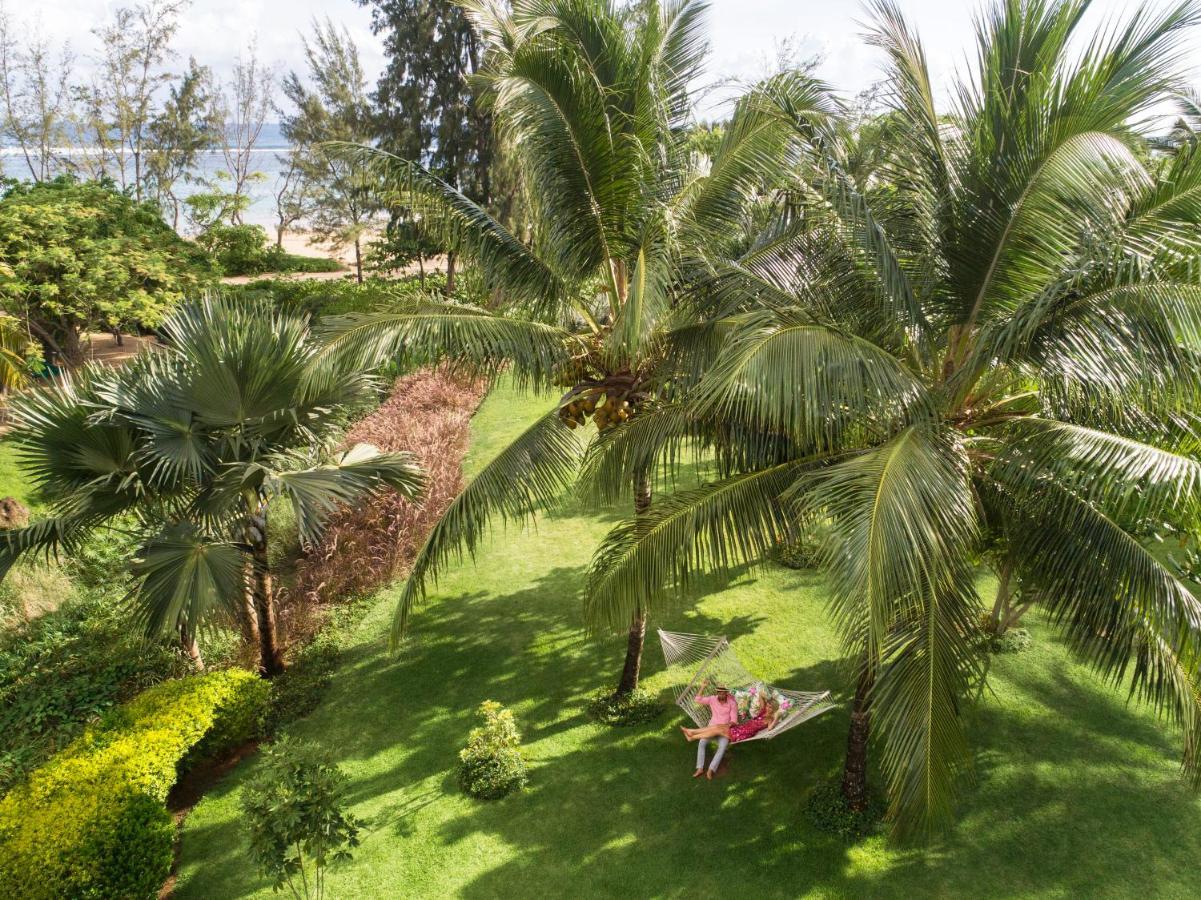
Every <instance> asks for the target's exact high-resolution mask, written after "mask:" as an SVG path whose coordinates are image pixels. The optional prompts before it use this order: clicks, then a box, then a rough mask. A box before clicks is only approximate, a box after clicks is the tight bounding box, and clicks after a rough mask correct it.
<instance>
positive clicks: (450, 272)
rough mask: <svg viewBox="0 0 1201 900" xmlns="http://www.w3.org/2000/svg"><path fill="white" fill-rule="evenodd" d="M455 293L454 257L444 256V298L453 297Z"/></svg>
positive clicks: (451, 254)
mask: <svg viewBox="0 0 1201 900" xmlns="http://www.w3.org/2000/svg"><path fill="white" fill-rule="evenodd" d="M454 292H455V255H454V253H453V252H451V253H447V254H446V296H447V297H451V296H454Z"/></svg>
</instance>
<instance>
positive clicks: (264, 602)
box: [246, 512, 284, 678]
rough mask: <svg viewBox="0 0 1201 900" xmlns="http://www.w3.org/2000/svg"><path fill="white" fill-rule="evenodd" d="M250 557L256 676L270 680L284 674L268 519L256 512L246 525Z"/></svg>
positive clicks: (263, 513) (261, 513)
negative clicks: (255, 629) (268, 543)
mask: <svg viewBox="0 0 1201 900" xmlns="http://www.w3.org/2000/svg"><path fill="white" fill-rule="evenodd" d="M246 540H247V543H249V544H250V553H251V573H250V577H251V594H252V596H253V597H254V612H255V624H256V626H257V627H258V632H259V673H260V674H261V675H262V676H263V677H264V678H273V677H275V676H276V675H278V674H279V673H280V672H282V671H283V670H284V653H283V648H282V647H281V646H280V643H279V634H278V632H277V631H276V624H275V588H274V585H273V584H272V580H271V565H270V563H269V562H268V560H267V515H266V513H265V512H259V513H257V514H256V515H253V516H251V517H250V519H249V521H248V522H247V525H246Z"/></svg>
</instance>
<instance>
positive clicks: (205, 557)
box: [130, 523, 245, 635]
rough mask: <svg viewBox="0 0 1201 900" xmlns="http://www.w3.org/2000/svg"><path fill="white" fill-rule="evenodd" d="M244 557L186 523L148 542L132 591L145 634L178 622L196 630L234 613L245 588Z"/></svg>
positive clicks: (160, 631) (168, 628)
mask: <svg viewBox="0 0 1201 900" xmlns="http://www.w3.org/2000/svg"><path fill="white" fill-rule="evenodd" d="M243 561H244V554H243V553H242V550H241V549H240V548H239V547H238V546H236V545H234V544H231V543H229V542H227V541H220V540H213V539H211V538H207V537H205V536H204V535H202V534H200V533H199V532H197V531H195V530H194V529H193V528H192V527H191V526H189V525H187V524H186V523H182V524H177V525H174V526H171V527H168V528H166V529H164V530H163V531H162V532H161V533H159V534H157V535H156V536H154V537H153V538H151V539H150V540H149V541H147V542H146V545H145V546H144V547H143V548H142V551H141V554H140V555H139V557H138V559H137V560H136V561H135V563H134V567H133V574H134V578H135V579H137V581H136V583H135V585H134V587H133V589H132V590H131V591H130V599H131V600H132V602H133V604H134V608H135V610H136V613H137V617H138V619H139V620H140V621H141V622H142V623H143V625H144V627H145V629H146V632H147V634H150V635H160V634H165V633H167V632H170V631H173V630H176V629H178V628H179V627H180V626H186V627H187V628H188V629H189V630H190V631H192V632H193V633H195V632H196V631H197V630H199V629H200V628H201V627H203V626H204V625H207V624H210V623H211V621H212V618H213V616H214V615H218V614H223V615H225V616H228V617H234V616H236V615H237V614H238V610H239V609H240V607H241V605H242V596H243V592H244V591H245V581H244V569H243Z"/></svg>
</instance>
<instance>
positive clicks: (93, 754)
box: [0, 669, 268, 900]
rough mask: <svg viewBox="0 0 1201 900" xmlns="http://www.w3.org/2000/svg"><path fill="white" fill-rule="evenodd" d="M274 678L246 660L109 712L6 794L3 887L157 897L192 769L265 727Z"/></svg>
mask: <svg viewBox="0 0 1201 900" xmlns="http://www.w3.org/2000/svg"><path fill="white" fill-rule="evenodd" d="M267 695H268V686H267V685H266V683H265V682H263V681H262V680H260V679H259V678H258V677H256V676H254V675H252V674H250V673H249V672H246V671H243V670H240V669H231V670H229V671H226V672H218V673H214V674H211V675H200V676H193V677H189V678H181V679H177V680H174V681H168V682H164V683H163V684H160V685H157V686H156V687H153V688H151V689H150V690H148V691H145V692H143V693H142V694H141V695H139V696H138V697H137V698H136V699H134V700H133V701H131V702H130V703H128V704H126V705H124V706H122V707H118V708H116V709H114V710H112V711H111V712H109V713H108V714H107V715H106V716H105V717H104V718H103V719H102V720H101V722H100V723H99V724H98V725H97V726H95V727H93V728H89V729H88V730H87V731H86V732H84V734H83V735H81V736H80V737H79V738H78V739H77V740H75V741H74V742H73V743H72V744H71V745H70V746H68V747H67V748H66V749H65V750H63V751H62V752H61V753H58V754H57V755H55V756H54V757H53V758H52V759H50V760H49V761H48V762H47V763H46V764H45V765H43V766H42V767H40V768H39V769H37V770H36V771H34V772H33V773H31V774H30V776H29V779H28V780H27V781H26V782H25V783H24V784H22V785H20V786H19V787H17V788H15V789H14V790H12V791H11V792H10V793H9V794H8V795H7V796H6V797H4V799H3V800H0V896H3V897H22V898H27V900H38V898H55V897H129V898H138V897H147V898H149V897H154V896H155V895H156V894H157V892H158V889H159V887H160V886H161V885H162V883H163V880H164V879H165V878H166V876H167V874H168V872H169V871H170V868H171V857H172V841H173V837H174V829H173V826H172V823H171V817H170V815H169V814H168V812H167V810H166V809H165V808H164V807H163V802H164V801H165V800H166V798H167V792H168V791H169V790H170V789H171V786H172V785H173V784H174V783H175V781H176V778H177V776H178V774H179V772H180V771H181V769H183V768H186V766H187V765H188V764H190V763H193V762H195V761H196V760H198V759H199V758H201V756H202V755H207V754H217V753H220V752H222V751H224V750H226V749H228V748H230V747H232V746H235V745H237V744H240V743H243V742H244V741H246V740H247V739H249V738H250V737H252V736H254V735H255V734H257V732H258V730H259V728H260V725H261V721H262V716H263V713H264V711H265V709H266V703H267Z"/></svg>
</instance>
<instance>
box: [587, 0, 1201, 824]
mask: <svg viewBox="0 0 1201 900" xmlns="http://www.w3.org/2000/svg"><path fill="white" fill-rule="evenodd" d="M1087 5H1088V4H1087V3H1085V2H1050V0H1048V2H1017V0H1008V2H1003V3H1000V2H999V3H997V4H995V5H994V6H993V7H992V8H991V9H990V10H989V12H988V14H987V15H986V16H984V17H983V18H982V19H981V22H980V25H979V26H978V27H979V48H980V55H979V59H980V65H979V70H978V72H976V74H975V76H974V77H975V79H976V80H975V81H974V82H964V83H961V84H960V85H959V86H958V89H957V90H956V91H955V92H954V93H953V96H955V97H956V98H958V99H957V101H956V103H955V105H954V108H953V111H952V113H951V114H950V116H949V120H946V119H944V118H943V117H940V116H939V115H938V114H937V113H936V111H935V105H934V99H933V94H932V91H931V88H930V79H929V76H928V73H927V69H926V64H925V56H924V53H923V50H922V46H921V44H920V42H919V41H918V39H917V38H916V37H915V36H914V34H913V33H912V31H911V30H910V27H909V26H908V24H907V23H906V22H905V20H904V18H903V17H902V15H901V13H900V11H899V9H898V8H897V6H896V5H895V4H894V3H892V2H891V0H877V2H876V3H874V4H873V8H874V12H875V15H876V22H877V24H876V26H875V30H874V32H873V34H872V41H873V43H875V44H876V45H877V46H879V47H881V48H882V49H883V50H884V51H885V53H886V54H887V56H888V58H889V60H890V61H891V66H892V71H891V73H890V78H889V79H888V83H889V84H891V85H892V89H891V96H890V97H889V98H888V105H889V113H888V114H889V115H890V116H893V117H895V119H896V121H895V122H894V124H895V125H896V126H897V127H896V128H894V129H892V130H891V131H892V133H893V134H894V135H896V140H894V141H892V142H891V144H890V146H889V147H888V149H887V152H886V153H885V154H883V157H884V162H883V163H882V164H881V165H880V166H879V167H878V169H877V172H878V173H879V176H880V177H878V178H876V179H872V182H874V183H875V184H876V185H877V187H875V188H869V189H868V190H867V192H866V193H863V192H860V191H859V190H858V189H857V188H856V187H855V185H854V183H853V182H852V180H851V179H850V177H849V176H848V175H847V173H846V169H845V160H846V159H847V158H852V157H853V158H862V156H861V155H860V154H858V153H857V152H854V148H848V147H845V146H839V145H838V143H837V142H836V141H835V140H834V139H833V136H831V135H828V134H827V135H822V134H819V133H812V132H811V135H812V138H811V140H810V152H809V154H807V155H806V156H805V157H804V158H803V159H802V170H803V172H804V182H805V183H806V184H807V193H808V202H807V203H806V204H805V205H804V207H803V210H802V211H801V212H800V214H798V213H797V211H795V210H784V211H782V212H781V216H780V219H779V221H777V223H776V224H775V226H774V228H773V229H771V230H769V231H768V232H767V233H766V234H765V235H764V236H763V239H762V240H761V241H760V242H759V243H758V245H757V248H756V249H755V251H754V252H753V253H751V254H749V255H748V256H747V258H746V259H745V260H744V261H743V262H742V264H740V265H739V266H738V267H736V268H733V267H730V266H727V265H724V264H721V263H716V264H715V266H714V274H713V277H711V278H707V279H702V280H700V281H698V283H697V285H696V293H695V295H694V300H693V302H694V303H697V304H701V305H702V306H703V304H705V303H708V302H710V301H711V300H712V298H714V297H720V298H723V299H724V300H725V301H726V302H727V303H728V304H729V308H730V309H731V310H732V311H734V312H735V315H733V316H732V317H731V318H730V319H729V320H728V321H727V322H726V323H725V325H724V326H723V328H722V333H721V334H720V335H718V334H714V335H712V336H713V337H714V338H717V337H720V340H714V341H713V344H712V349H711V352H710V354H709V355H705V354H703V353H702V354H699V356H698V358H697V359H696V361H695V362H696V364H697V365H698V366H699V369H698V371H699V372H700V373H701V374H700V375H699V377H698V378H696V379H694V380H693V382H692V383H691V385H690V386H689V388H688V389H687V391H686V392H685V394H684V396H683V398H682V401H681V404H680V405H679V406H678V407H676V408H674V409H672V408H665V409H663V410H661V411H658V412H657V413H655V414H653V415H648V416H645V417H643V418H642V419H641V420H638V421H632V422H631V423H630V424H629V425H628V426H626V427H623V428H620V429H618V433H617V434H615V435H614V436H613V438H612V440H611V442H610V443H609V444H608V445H607V446H606V447H604V448H601V449H600V451H599V452H598V453H597V455H596V456H595V457H594V458H593V459H592V460H591V461H590V465H591V466H592V467H593V469H594V470H595V471H597V472H607V473H608V474H607V475H606V476H605V477H607V478H610V479H612V478H616V477H620V475H621V473H622V472H623V471H628V470H629V462H628V461H629V460H636V461H637V460H645V459H647V458H658V457H659V455H660V454H662V453H663V452H664V449H663V448H664V447H671V446H678V444H679V441H680V440H681V438H680V437H678V436H673V435H677V434H678V433H680V432H681V431H682V430H683V429H682V426H681V424H680V423H681V422H688V421H689V420H691V419H701V420H704V419H712V420H715V421H716V422H720V423H724V424H725V426H726V427H727V428H728V429H730V430H731V433H734V434H745V435H747V436H748V438H749V440H748V441H747V454H746V459H745V460H744V461H742V462H740V463H739V464H738V465H737V466H735V470H734V471H733V472H732V473H731V474H730V475H729V477H726V478H723V479H719V480H717V481H715V482H714V483H713V484H710V485H708V486H705V487H702V488H699V489H691V490H684V491H679V492H676V493H674V494H673V495H671V496H670V497H668V498H666V499H664V500H663V501H662V502H660V503H658V504H656V505H655V506H654V507H653V508H652V509H651V510H650V511H649V512H648V513H646V514H645V515H643V516H641V517H639V518H637V519H635V520H632V521H629V522H626V523H624V524H622V525H620V526H619V527H617V528H616V529H615V530H614V531H612V532H611V533H610V535H609V536H608V537H607V538H606V539H605V542H604V544H603V546H602V548H601V550H600V551H599V552H598V553H597V555H596V557H595V558H594V561H593V565H592V569H591V575H590V581H589V588H588V599H587V604H586V605H587V607H588V609H589V610H590V613H589V615H590V617H592V618H594V619H599V620H601V621H605V620H608V621H621V620H623V619H624V617H625V616H627V615H629V614H630V612H631V611H634V610H645V609H647V608H651V604H652V602H654V601H655V600H656V599H657V598H661V597H662V596H663V594H662V589H663V588H664V586H665V585H666V584H669V583H675V584H680V583H683V582H685V581H686V580H687V578H688V577H689V576H690V575H691V574H692V573H694V572H696V571H698V570H705V569H713V570H723V569H728V567H729V566H731V565H733V564H735V563H736V562H741V561H755V560H758V559H761V558H762V557H763V556H764V555H765V554H766V553H767V552H768V551H769V550H770V549H771V548H772V547H773V546H775V545H776V544H777V543H778V542H779V541H780V540H793V539H795V538H796V537H798V536H803V535H806V534H813V533H820V534H823V535H824V537H823V538H822V542H821V544H820V546H819V548H818V550H819V554H820V558H821V560H822V562H823V567H824V569H825V570H826V572H827V573H828V574H829V578H830V585H831V589H832V600H831V606H832V610H833V613H834V616H835V618H836V621H837V622H838V624H839V626H840V629H841V631H842V635H843V640H844V644H845V649H846V651H847V653H848V655H849V657H850V659H852V660H853V661H854V666H855V668H854V673H853V674H854V684H855V696H854V701H853V707H852V714H851V731H850V735H849V739H848V751H847V760H846V766H845V771H844V777H843V791H844V795H845V797H846V799H847V801H848V803H849V804H850V805H851V806H853V807H858V806H860V804H862V803H863V801H864V799H865V796H866V771H867V750H868V740H869V734H872V733H875V734H877V735H878V740H879V743H880V744H881V748H882V754H881V758H880V766H881V769H882V770H883V773H884V775H885V778H886V781H887V789H888V795H889V801H890V815H891V817H892V819H893V820H894V823H895V826H896V828H897V830H898V831H900V832H917V833H924V832H928V831H930V830H931V829H933V828H935V827H937V826H939V825H941V824H942V823H945V822H946V821H947V820H948V819H949V818H950V816H951V813H952V810H953V807H954V803H955V799H956V796H957V792H958V789H959V788H960V786H961V784H962V781H963V776H964V775H965V774H966V773H967V771H968V768H969V764H970V756H969V749H968V743H967V739H966V736H965V734H964V731H963V724H962V720H961V717H960V710H961V708H962V706H963V704H964V703H965V702H966V694H967V693H968V690H969V687H974V686H976V685H978V684H979V683H980V681H981V679H983V678H984V677H985V675H986V667H985V666H983V665H982V662H981V659H980V657H979V646H980V644H979V641H978V638H979V635H980V629H979V626H978V624H977V623H978V621H979V619H980V618H981V617H984V618H987V617H989V615H990V613H989V607H990V606H991V607H992V609H994V610H995V612H994V613H993V614H992V617H993V621H994V623H996V622H998V621H1011V620H1012V618H1013V616H1014V615H1015V614H1016V615H1019V616H1020V614H1021V612H1022V611H1023V610H1025V609H1027V608H1029V607H1030V606H1031V605H1034V606H1037V607H1039V608H1041V609H1043V610H1044V611H1045V612H1046V614H1047V617H1048V619H1049V620H1050V621H1051V622H1052V623H1053V624H1054V625H1055V626H1056V627H1057V628H1058V630H1059V631H1060V633H1061V634H1062V636H1063V638H1064V640H1065V641H1066V643H1067V644H1068V646H1069V647H1070V648H1071V649H1072V650H1073V651H1074V652H1075V653H1076V654H1077V655H1078V656H1079V658H1080V659H1081V660H1083V661H1084V662H1085V663H1087V664H1089V665H1091V666H1093V667H1094V668H1096V669H1097V670H1098V671H1099V672H1100V673H1101V674H1102V675H1104V676H1105V677H1107V678H1108V679H1110V680H1111V681H1113V682H1114V683H1115V684H1116V683H1120V682H1124V681H1127V679H1128V682H1127V683H1128V684H1129V689H1130V691H1131V693H1132V694H1134V695H1136V696H1138V697H1140V698H1142V699H1144V700H1147V701H1148V702H1150V703H1151V704H1153V705H1154V706H1155V707H1156V708H1157V709H1158V710H1159V711H1160V712H1161V713H1163V714H1165V715H1167V716H1168V717H1170V718H1172V719H1174V720H1176V721H1177V722H1178V723H1179V724H1180V726H1181V728H1182V730H1183V732H1184V737H1185V750H1184V769H1185V773H1186V775H1187V776H1188V780H1189V782H1190V783H1191V784H1192V786H1193V787H1199V786H1201V677H1199V676H1201V672H1199V670H1198V666H1199V665H1201V602H1199V601H1198V599H1197V597H1196V596H1195V595H1194V594H1193V593H1192V591H1191V590H1190V589H1189V588H1188V587H1187V586H1186V585H1185V584H1183V583H1182V582H1181V581H1180V580H1179V579H1178V578H1177V577H1176V576H1175V574H1174V573H1173V572H1172V571H1171V570H1170V569H1169V568H1167V567H1166V566H1165V565H1164V564H1163V563H1162V562H1161V561H1160V560H1159V559H1158V558H1157V557H1156V556H1155V555H1154V554H1152V553H1151V552H1150V551H1149V550H1148V549H1147V547H1146V546H1145V544H1144V542H1143V541H1142V540H1140V537H1141V535H1142V529H1144V528H1145V523H1146V522H1147V521H1159V522H1165V521H1166V522H1179V523H1188V522H1192V521H1195V517H1196V515H1197V512H1198V501H1201V465H1199V464H1198V463H1197V462H1196V459H1195V451H1196V447H1197V433H1196V428H1195V412H1194V410H1195V402H1196V399H1195V398H1196V397H1197V396H1198V391H1199V390H1201V368H1199V366H1198V364H1199V363H1201V348H1199V346H1198V342H1197V336H1198V333H1199V332H1198V330H1197V329H1198V325H1199V324H1201V288H1199V287H1198V285H1197V280H1196V274H1195V273H1196V272H1197V271H1198V265H1199V264H1201V238H1199V235H1201V231H1199V230H1198V223H1199V217H1201V208H1199V207H1198V206H1197V204H1196V203H1195V202H1194V200H1193V195H1194V194H1195V192H1196V191H1197V186H1198V185H1201V153H1198V152H1197V150H1196V148H1195V147H1182V148H1181V150H1180V152H1179V153H1178V154H1177V155H1176V157H1175V158H1174V159H1173V160H1172V161H1171V163H1170V166H1169V167H1168V168H1167V169H1166V170H1164V171H1160V170H1159V169H1158V168H1152V169H1148V168H1147V167H1146V166H1145V165H1144V164H1143V162H1141V161H1140V159H1139V158H1138V156H1137V155H1135V154H1134V153H1133V152H1132V151H1131V142H1132V135H1131V132H1130V130H1129V123H1130V122H1135V121H1140V120H1141V119H1143V118H1144V117H1145V115H1146V114H1147V113H1148V112H1149V111H1150V110H1151V109H1152V108H1154V106H1155V105H1156V104H1157V103H1159V102H1161V101H1162V99H1163V97H1164V94H1165V92H1166V91H1168V90H1170V89H1171V88H1172V87H1173V86H1174V85H1175V83H1176V81H1177V76H1178V72H1179V67H1180V65H1181V63H1182V61H1183V51H1182V45H1181V36H1182V34H1183V33H1184V31H1185V29H1186V28H1188V27H1190V26H1193V25H1194V24H1196V23H1197V21H1198V13H1197V12H1196V11H1195V10H1194V8H1193V7H1191V6H1189V5H1182V6H1178V7H1174V8H1171V9H1169V10H1167V11H1165V12H1163V13H1160V14H1152V13H1150V12H1149V11H1147V10H1140V11H1139V12H1138V13H1136V15H1135V16H1134V17H1133V18H1132V19H1131V20H1130V22H1129V23H1128V24H1126V25H1115V26H1112V27H1111V28H1109V29H1108V30H1106V31H1104V32H1102V33H1100V34H1099V35H1098V36H1096V38H1095V39H1094V40H1092V41H1091V42H1089V46H1090V52H1089V53H1088V54H1087V55H1084V56H1080V55H1078V54H1076V53H1074V52H1071V51H1070V50H1069V49H1068V46H1069V41H1071V40H1072V39H1073V38H1079V39H1082V38H1083V37H1084V36H1082V35H1079V34H1078V31H1079V21H1080V15H1081V13H1082V12H1083V11H1084V9H1085V7H1086V6H1087ZM844 139H845V136H844ZM706 298H709V299H706ZM798 386H803V388H802V389H799V388H798ZM672 416H675V417H676V418H677V421H676V422H675V423H673V422H672V420H671V419H672ZM656 420H657V421H656ZM769 435H776V436H778V437H779V438H781V439H783V440H784V443H783V444H780V443H778V444H777V447H778V449H779V451H780V452H778V453H776V454H775V455H774V457H773V458H768V459H759V460H755V459H754V458H753V457H754V456H755V455H756V454H757V453H758V451H757V447H761V446H762V445H763V442H764V440H765V438H766V437H767V436H769ZM789 444H790V445H791V446H788V445H789ZM981 560H983V561H984V562H986V563H987V564H989V565H991V566H993V567H995V569H996V573H997V575H998V581H999V586H998V592H997V595H996V597H995V598H993V600H992V603H986V602H983V601H982V600H981V598H980V597H979V595H978V592H977V587H978V581H977V574H978V571H977V564H978V563H979V562H980V561H981Z"/></svg>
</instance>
